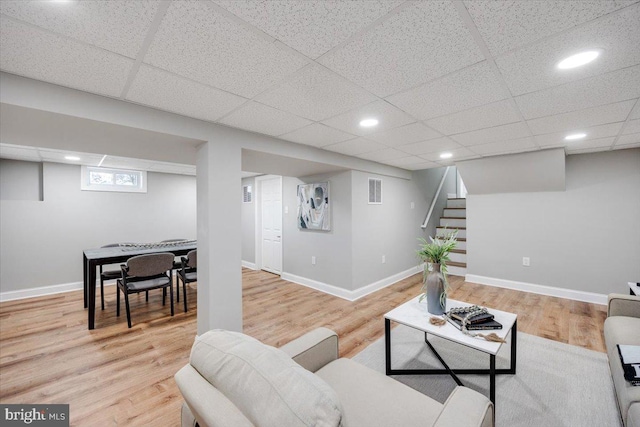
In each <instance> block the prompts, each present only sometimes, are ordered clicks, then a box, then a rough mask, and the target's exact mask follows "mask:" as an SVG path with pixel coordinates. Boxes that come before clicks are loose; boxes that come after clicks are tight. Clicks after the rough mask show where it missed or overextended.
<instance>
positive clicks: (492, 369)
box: [489, 354, 496, 407]
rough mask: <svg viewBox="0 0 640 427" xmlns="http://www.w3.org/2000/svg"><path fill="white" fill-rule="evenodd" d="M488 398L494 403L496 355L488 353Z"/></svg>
mask: <svg viewBox="0 0 640 427" xmlns="http://www.w3.org/2000/svg"><path fill="white" fill-rule="evenodd" d="M489 358H490V359H489V399H490V400H491V402H492V403H493V406H494V407H495V405H496V356H494V355H493V354H490V355H489Z"/></svg>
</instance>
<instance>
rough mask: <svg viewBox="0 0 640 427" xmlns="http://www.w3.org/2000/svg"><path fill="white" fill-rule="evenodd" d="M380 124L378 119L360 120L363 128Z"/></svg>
mask: <svg viewBox="0 0 640 427" xmlns="http://www.w3.org/2000/svg"><path fill="white" fill-rule="evenodd" d="M377 124H378V119H364V120H361V121H360V126H362V127H363V128H370V127H373V126H376V125H377Z"/></svg>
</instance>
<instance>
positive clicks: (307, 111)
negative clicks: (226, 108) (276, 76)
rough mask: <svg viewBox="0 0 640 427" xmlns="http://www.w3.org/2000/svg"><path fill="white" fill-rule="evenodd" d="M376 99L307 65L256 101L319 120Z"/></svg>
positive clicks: (331, 73)
mask: <svg viewBox="0 0 640 427" xmlns="http://www.w3.org/2000/svg"><path fill="white" fill-rule="evenodd" d="M376 99H377V98H376V97H375V96H373V95H372V94H370V93H369V92H367V91H365V90H364V89H361V88H359V87H358V86H356V85H354V84H353V83H351V82H348V81H347V80H345V79H343V78H342V77H340V76H338V75H337V74H335V73H333V72H331V71H328V70H327V69H326V68H323V67H320V66H317V65H308V66H307V67H305V68H304V69H302V70H301V71H299V72H298V73H296V75H295V76H293V77H292V78H290V79H288V81H287V82H286V83H283V84H282V85H280V86H278V87H277V88H276V89H274V90H271V91H269V92H267V93H264V94H261V95H259V96H258V97H257V98H256V101H259V102H261V103H263V104H267V105H270V106H272V107H275V108H278V109H280V110H283V111H288V112H290V113H294V114H297V115H298V116H301V117H306V118H307V119H311V120H315V121H320V120H324V119H326V118H329V117H332V116H336V115H338V114H341V113H344V112H345V111H349V110H352V109H354V108H356V107H359V106H361V105H365V104H369V103H371V102H374V101H375V100H376Z"/></svg>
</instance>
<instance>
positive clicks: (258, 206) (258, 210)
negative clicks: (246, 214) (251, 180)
mask: <svg viewBox="0 0 640 427" xmlns="http://www.w3.org/2000/svg"><path fill="white" fill-rule="evenodd" d="M270 179H278V180H279V181H280V197H281V198H282V199H284V192H283V191H282V176H280V175H260V176H256V178H255V187H256V192H255V195H256V197H255V201H256V203H255V228H256V237H255V260H256V270H262V181H267V180H270ZM282 202H283V203H282V206H284V200H282ZM283 216H284V215H283V214H282V212H281V215H280V230H281V231H282V234H281V237H280V259H281V260H282V268H281V270H280V275H282V272H283V271H284V229H283V227H282V222H283ZM274 274H275V273H274Z"/></svg>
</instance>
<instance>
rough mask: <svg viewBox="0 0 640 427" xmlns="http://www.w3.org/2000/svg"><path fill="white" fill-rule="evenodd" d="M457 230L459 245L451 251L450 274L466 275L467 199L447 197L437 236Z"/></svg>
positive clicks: (448, 265) (448, 263) (448, 264)
mask: <svg viewBox="0 0 640 427" xmlns="http://www.w3.org/2000/svg"><path fill="white" fill-rule="evenodd" d="M445 227H446V232H445ZM456 230H457V231H458V236H457V240H458V246H456V249H454V250H453V251H451V254H450V255H449V258H450V261H449V262H447V268H448V270H449V274H451V275H453V276H462V277H464V276H465V275H466V274H467V199H447V207H446V208H445V209H444V212H443V213H442V216H441V217H440V225H439V226H438V227H437V229H436V236H441V237H444V236H445V234H449V233H451V232H453V231H456Z"/></svg>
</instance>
